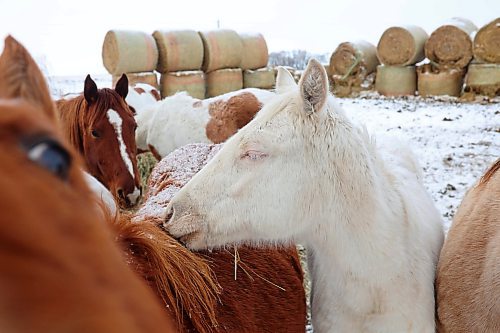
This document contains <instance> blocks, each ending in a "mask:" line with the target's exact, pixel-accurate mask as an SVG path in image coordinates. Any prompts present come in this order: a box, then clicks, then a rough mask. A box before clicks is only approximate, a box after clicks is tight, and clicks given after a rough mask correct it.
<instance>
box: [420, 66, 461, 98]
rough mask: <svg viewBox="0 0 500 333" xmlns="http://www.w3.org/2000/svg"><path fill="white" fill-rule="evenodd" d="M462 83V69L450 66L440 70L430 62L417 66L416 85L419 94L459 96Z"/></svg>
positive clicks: (424, 95)
mask: <svg viewBox="0 0 500 333" xmlns="http://www.w3.org/2000/svg"><path fill="white" fill-rule="evenodd" d="M463 84H464V70H462V69H456V68H452V69H449V70H444V71H440V70H439V69H438V68H436V67H434V66H432V65H431V64H425V65H423V66H420V67H418V68H417V85H418V94H419V95H420V96H423V97H426V96H444V95H447V96H456V97H458V96H460V94H461V93H462V86H463Z"/></svg>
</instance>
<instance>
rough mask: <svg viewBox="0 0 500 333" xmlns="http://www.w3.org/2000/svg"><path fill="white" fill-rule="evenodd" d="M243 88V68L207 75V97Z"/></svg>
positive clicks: (217, 71)
mask: <svg viewBox="0 0 500 333" xmlns="http://www.w3.org/2000/svg"><path fill="white" fill-rule="evenodd" d="M242 88H243V74H242V71H241V68H229V69H218V70H216V71H213V72H210V73H207V97H215V96H219V95H222V94H226V93H228V92H231V91H236V90H240V89H242Z"/></svg>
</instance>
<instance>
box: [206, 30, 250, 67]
mask: <svg viewBox="0 0 500 333" xmlns="http://www.w3.org/2000/svg"><path fill="white" fill-rule="evenodd" d="M200 36H201V39H202V41H203V47H204V49H205V55H204V57H203V65H202V69H203V71H205V72H212V71H215V70H218V69H224V68H236V67H239V66H240V64H241V59H242V51H243V44H242V42H241V38H240V35H238V34H237V33H236V31H234V30H213V31H206V32H200Z"/></svg>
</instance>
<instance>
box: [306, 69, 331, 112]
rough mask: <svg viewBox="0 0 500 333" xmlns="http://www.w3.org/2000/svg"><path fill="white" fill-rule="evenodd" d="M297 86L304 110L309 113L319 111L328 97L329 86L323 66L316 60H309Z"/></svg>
mask: <svg viewBox="0 0 500 333" xmlns="http://www.w3.org/2000/svg"><path fill="white" fill-rule="evenodd" d="M299 87H300V96H301V97H302V101H303V102H304V110H305V112H306V113H308V114H309V113H312V112H318V111H321V110H322V109H323V107H324V106H325V103H326V99H327V97H328V90H329V86H328V76H327V74H326V71H325V68H324V67H323V65H321V63H320V62H319V61H318V60H316V59H311V60H309V63H308V64H307V67H306V69H305V71H304V74H302V78H301V79H300V82H299Z"/></svg>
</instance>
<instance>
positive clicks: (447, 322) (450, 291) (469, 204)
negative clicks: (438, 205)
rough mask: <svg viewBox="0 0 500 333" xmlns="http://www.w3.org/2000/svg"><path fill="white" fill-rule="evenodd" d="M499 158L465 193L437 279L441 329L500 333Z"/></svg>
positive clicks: (452, 332)
mask: <svg viewBox="0 0 500 333" xmlns="http://www.w3.org/2000/svg"><path fill="white" fill-rule="evenodd" d="M499 260H500V159H497V161H496V162H495V163H494V164H493V165H492V166H491V167H490V168H489V170H488V171H487V172H486V173H485V174H484V175H483V177H481V179H480V180H479V182H478V183H477V184H476V185H475V186H474V187H473V188H471V189H470V190H469V191H468V192H467V194H466V195H465V197H464V199H463V200H462V203H461V204H460V207H459V208H458V211H457V214H456V215H455V217H454V219H453V224H452V225H451V228H450V230H449V232H448V236H447V237H446V241H445V243H444V245H443V249H442V250H441V256H440V258H439V264H438V271H437V277H436V292H437V298H436V301H437V319H438V325H437V326H438V332H440V333H455V332H456V333H467V332H485V333H494V332H500V261H499Z"/></svg>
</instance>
